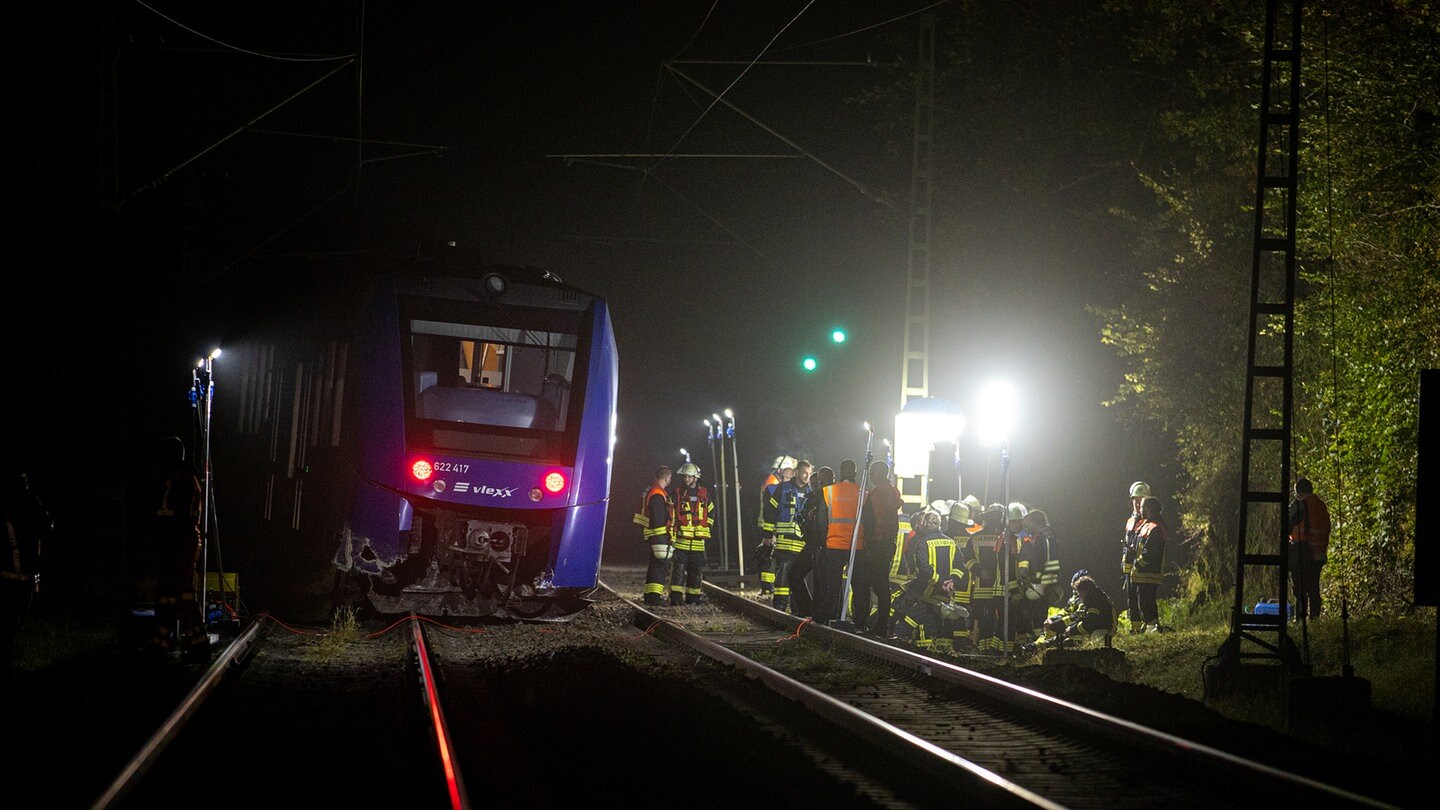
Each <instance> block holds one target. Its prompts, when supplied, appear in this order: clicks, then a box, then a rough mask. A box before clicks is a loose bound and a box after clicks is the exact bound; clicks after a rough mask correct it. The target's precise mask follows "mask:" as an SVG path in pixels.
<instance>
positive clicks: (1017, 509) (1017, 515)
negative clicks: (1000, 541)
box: [1009, 501, 1030, 520]
mask: <svg viewBox="0 0 1440 810" xmlns="http://www.w3.org/2000/svg"><path fill="white" fill-rule="evenodd" d="M1009 511H1010V519H1011V520H1024V519H1025V515H1027V514H1029V512H1030V510H1029V509H1026V508H1025V504H1023V503H1020V502H1019V501H1016V502H1014V503H1012V504H1010V510H1009Z"/></svg>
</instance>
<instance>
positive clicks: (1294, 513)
mask: <svg viewBox="0 0 1440 810" xmlns="http://www.w3.org/2000/svg"><path fill="white" fill-rule="evenodd" d="M1290 542H1291V543H1306V544H1308V545H1309V546H1310V555H1311V556H1312V557H1314V558H1315V559H1317V560H1321V561H1323V560H1325V558H1326V557H1327V556H1328V555H1329V552H1330V509H1329V508H1328V507H1327V506H1325V502H1324V501H1322V500H1320V497H1319V496H1318V495H1316V494H1315V493H1313V492H1307V493H1305V494H1304V495H1301V496H1300V497H1298V498H1296V499H1295V500H1294V501H1292V502H1291V503H1290Z"/></svg>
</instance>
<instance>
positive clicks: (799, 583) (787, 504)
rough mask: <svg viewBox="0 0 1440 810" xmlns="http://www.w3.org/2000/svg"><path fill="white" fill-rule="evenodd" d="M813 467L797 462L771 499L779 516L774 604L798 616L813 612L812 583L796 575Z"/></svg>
mask: <svg viewBox="0 0 1440 810" xmlns="http://www.w3.org/2000/svg"><path fill="white" fill-rule="evenodd" d="M811 467H812V465H811V464H810V462H808V461H804V460H801V461H797V462H796V463H795V474H794V475H793V476H792V477H791V478H790V479H789V480H786V481H781V482H780V483H778V484H776V485H775V489H774V491H773V494H772V496H771V498H770V509H771V514H772V515H774V518H775V599H774V601H773V602H772V603H771V604H772V606H773V607H774V608H775V609H776V610H779V611H781V612H784V613H791V612H793V613H794V614H795V615H796V616H809V615H811V610H812V607H813V606H812V604H811V603H812V599H813V597H812V596H811V592H810V586H809V584H807V583H806V581H805V580H804V579H803V578H797V577H796V576H795V574H796V571H797V565H796V564H797V562H798V561H799V559H800V557H801V556H802V555H804V554H805V553H806V549H805V546H806V539H805V533H804V531H805V530H804V528H803V527H802V526H801V525H800V521H801V518H802V517H803V515H804V513H805V500H806V499H807V498H808V497H810V470H811ZM792 609H793V610H792Z"/></svg>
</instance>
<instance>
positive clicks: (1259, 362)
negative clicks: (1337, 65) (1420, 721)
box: [1207, 0, 1304, 687]
mask: <svg viewBox="0 0 1440 810" xmlns="http://www.w3.org/2000/svg"><path fill="white" fill-rule="evenodd" d="M1265 14H1266V20H1265V45H1264V49H1265V50H1264V67H1263V78H1262V91H1261V92H1262V96H1261V107H1260V140H1259V149H1258V158H1259V163H1258V171H1257V175H1256V178H1257V179H1256V188H1255V231H1254V246H1253V260H1252V264H1251V281H1250V319H1249V329H1250V334H1249V350H1248V357H1247V361H1246V377H1245V426H1244V433H1243V440H1244V449H1243V452H1242V454H1241V461H1240V531H1239V533H1238V534H1237V536H1236V565H1235V603H1234V607H1233V608H1232V611H1231V628H1230V636H1229V637H1228V638H1227V639H1226V641H1225V642H1224V643H1223V644H1222V645H1221V647H1220V651H1219V656H1218V657H1219V664H1218V665H1217V667H1216V668H1215V674H1216V676H1217V686H1221V687H1223V686H1224V685H1225V682H1226V681H1227V680H1229V679H1230V678H1231V677H1232V676H1234V675H1235V674H1237V673H1238V671H1239V668H1240V667H1241V666H1242V665H1243V664H1244V663H1245V662H1249V661H1258V662H1260V663H1265V664H1270V665H1273V664H1275V663H1277V662H1278V664H1279V665H1280V669H1281V671H1282V673H1283V674H1298V673H1297V671H1298V670H1302V669H1303V668H1304V665H1303V663H1302V660H1301V656H1300V654H1299V650H1298V649H1297V648H1296V647H1295V644H1294V641H1293V639H1291V637H1290V635H1289V632H1288V628H1287V624H1288V618H1289V614H1290V609H1291V605H1290V598H1289V595H1288V591H1289V558H1288V556H1287V553H1286V552H1287V538H1286V535H1287V530H1288V526H1287V524H1288V519H1287V518H1288V504H1289V499H1288V497H1287V492H1288V487H1289V481H1290V474H1291V469H1290V444H1291V442H1290V434H1291V419H1292V417H1291V405H1292V398H1293V394H1292V388H1293V373H1292V372H1293V366H1294V362H1293V361H1294V354H1293V351H1294V329H1295V208H1296V193H1297V191H1298V177H1297V172H1296V168H1297V163H1298V152H1299V146H1300V19H1301V0H1286V1H1284V2H1282V0H1267V2H1266V4H1265ZM1267 534H1268V537H1267ZM1267 570H1268V571H1270V572H1273V576H1274V577H1275V579H1274V580H1273V582H1274V583H1275V586H1276V587H1278V590H1279V600H1278V601H1279V604H1278V605H1277V610H1276V612H1275V614H1274V615H1269V614H1262V613H1260V612H1258V611H1256V612H1253V613H1252V612H1250V611H1247V609H1246V605H1247V604H1249V602H1248V600H1247V591H1246V583H1247V578H1248V577H1249V576H1251V575H1252V574H1253V575H1255V576H1256V577H1257V578H1258V577H1259V576H1261V575H1263V574H1264V573H1265V572H1266V571H1267ZM1260 582H1261V583H1270V582H1272V580H1270V579H1268V578H1267V579H1263V580H1260ZM1208 675H1209V673H1207V676H1208Z"/></svg>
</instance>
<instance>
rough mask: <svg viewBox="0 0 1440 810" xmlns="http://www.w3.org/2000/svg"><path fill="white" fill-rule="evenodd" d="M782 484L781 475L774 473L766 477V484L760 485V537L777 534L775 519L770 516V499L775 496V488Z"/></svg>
mask: <svg viewBox="0 0 1440 810" xmlns="http://www.w3.org/2000/svg"><path fill="white" fill-rule="evenodd" d="M779 483H780V473H778V472H772V473H770V474H769V475H768V476H766V477H765V483H763V484H761V485H760V518H759V523H760V537H761V538H765V537H770V536H772V535H774V534H775V518H774V517H773V516H772V515H771V514H770V498H771V497H772V496H774V494H775V487H776V486H777V485H778V484H779Z"/></svg>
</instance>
